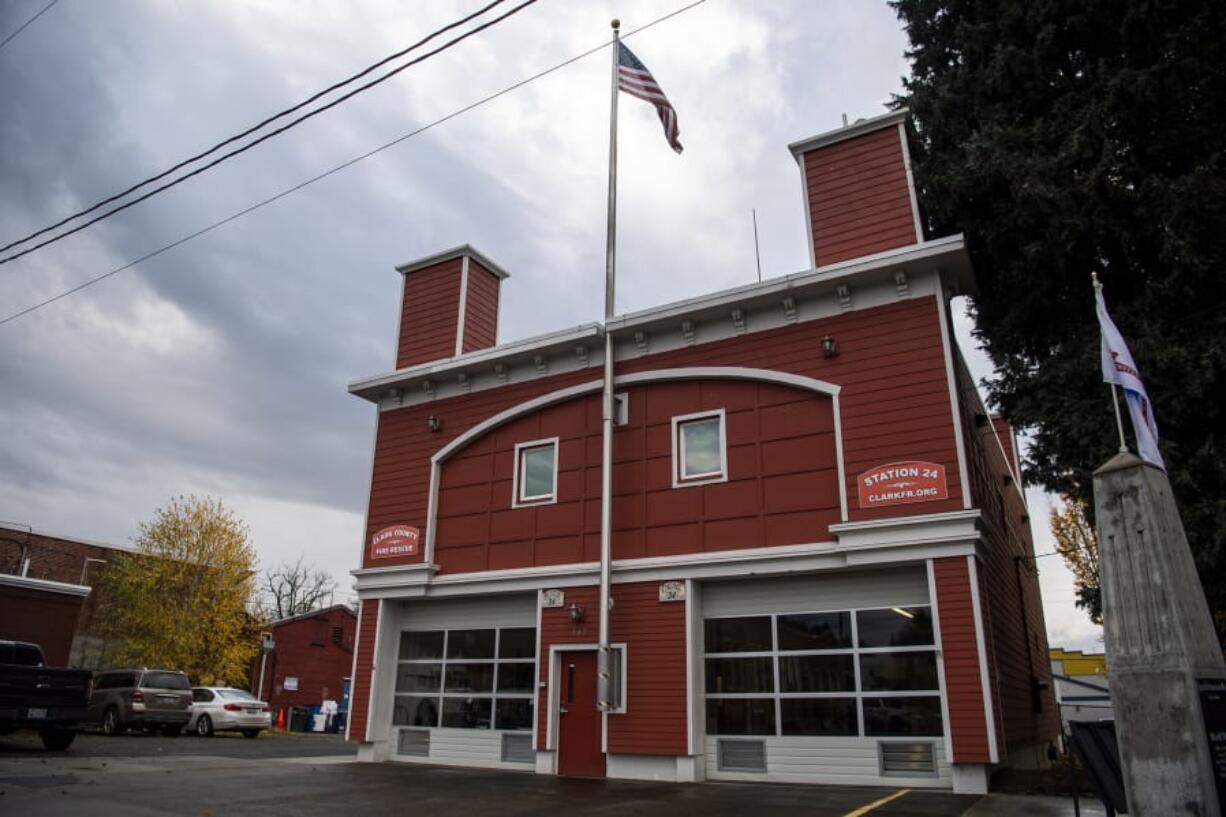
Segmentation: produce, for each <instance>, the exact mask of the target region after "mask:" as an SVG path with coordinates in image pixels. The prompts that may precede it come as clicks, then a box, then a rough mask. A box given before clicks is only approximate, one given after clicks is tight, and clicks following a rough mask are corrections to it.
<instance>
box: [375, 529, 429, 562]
mask: <svg viewBox="0 0 1226 817" xmlns="http://www.w3.org/2000/svg"><path fill="white" fill-rule="evenodd" d="M420 539H421V531H419V530H418V529H417V528H415V527H413V526H412V525H392V526H390V527H386V528H384V529H383V530H381V531H379V532H378V533H376V534H375V535H374V536H372V537H370V558H372V559H394V558H396V557H398V556H416V555H417V543H418V541H419V540H420Z"/></svg>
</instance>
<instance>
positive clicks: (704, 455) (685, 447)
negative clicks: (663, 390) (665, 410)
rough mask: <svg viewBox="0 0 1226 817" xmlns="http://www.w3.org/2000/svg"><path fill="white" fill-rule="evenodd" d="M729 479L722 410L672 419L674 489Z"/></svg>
mask: <svg viewBox="0 0 1226 817" xmlns="http://www.w3.org/2000/svg"><path fill="white" fill-rule="evenodd" d="M727 479H728V443H727V434H726V432H725V428H724V410H723V409H718V410H716V411H704V412H700V413H698V414H686V415H683V416H681V417H674V418H673V487H674V488H679V487H681V486H684V485H701V484H704V483H708V482H723V481H725V480H727Z"/></svg>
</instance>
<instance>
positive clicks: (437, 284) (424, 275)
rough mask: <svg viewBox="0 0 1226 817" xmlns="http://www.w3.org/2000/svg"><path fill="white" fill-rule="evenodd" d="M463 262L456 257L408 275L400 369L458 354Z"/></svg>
mask: <svg viewBox="0 0 1226 817" xmlns="http://www.w3.org/2000/svg"><path fill="white" fill-rule="evenodd" d="M462 263H463V259H460V258H453V259H451V260H450V261H442V262H440V263H439V264H437V265H436V266H433V267H427V268H426V269H420V270H414V271H413V272H410V273H408V274H406V275H405V276H404V303H403V304H401V311H400V344H399V347H398V352H397V353H396V368H397V369H403V368H404V367H405V366H412V365H414V364H417V363H429V362H430V361H432V360H442V359H443V358H448V357H452V356H453V355H455V335H456V329H457V328H458V323H459V319H460V265H461V264H462Z"/></svg>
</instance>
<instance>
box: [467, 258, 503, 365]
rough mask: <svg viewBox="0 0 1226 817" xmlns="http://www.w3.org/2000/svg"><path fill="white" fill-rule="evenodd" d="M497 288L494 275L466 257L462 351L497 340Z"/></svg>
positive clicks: (485, 345) (487, 344)
mask: <svg viewBox="0 0 1226 817" xmlns="http://www.w3.org/2000/svg"><path fill="white" fill-rule="evenodd" d="M498 290H499V282H498V278H497V276H495V275H494V274H493V273H492V272H490V271H489V270H487V269H486V268H485V267H483V266H481V264H479V263H477V262H476V261H474V260H472V259H469V262H468V295H467V297H466V298H465V300H464V303H465V307H464V310H465V315H464V345H463V351H465V352H475V351H477V350H478V349H488V348H489V347H491V346H493V345H494V344H495V343H497V342H498Z"/></svg>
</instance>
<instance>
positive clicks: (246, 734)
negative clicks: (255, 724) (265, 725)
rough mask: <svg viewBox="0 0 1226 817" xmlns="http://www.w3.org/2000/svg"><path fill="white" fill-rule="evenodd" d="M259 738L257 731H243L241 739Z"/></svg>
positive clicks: (258, 731)
mask: <svg viewBox="0 0 1226 817" xmlns="http://www.w3.org/2000/svg"><path fill="white" fill-rule="evenodd" d="M259 736H260V730H259V729H244V730H243V737H245V738H258V737H259Z"/></svg>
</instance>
